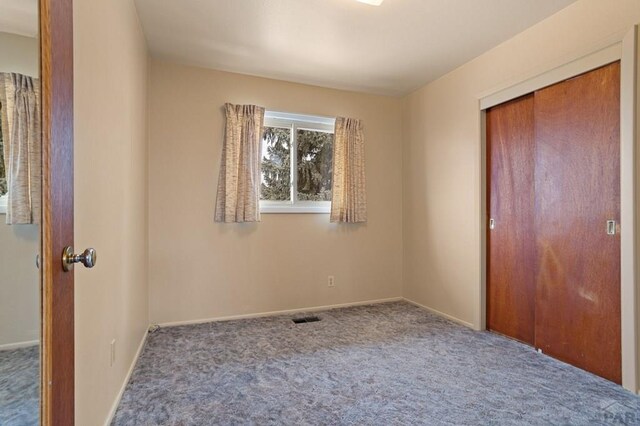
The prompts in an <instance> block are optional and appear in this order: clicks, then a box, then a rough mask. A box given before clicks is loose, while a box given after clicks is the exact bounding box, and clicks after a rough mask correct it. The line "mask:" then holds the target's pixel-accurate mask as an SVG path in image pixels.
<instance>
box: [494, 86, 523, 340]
mask: <svg viewBox="0 0 640 426" xmlns="http://www.w3.org/2000/svg"><path fill="white" fill-rule="evenodd" d="M486 123H487V175H488V186H487V187H488V190H487V197H488V199H487V206H488V212H487V214H488V217H489V218H491V219H493V220H494V221H495V225H494V227H493V229H488V230H487V244H488V247H487V258H488V259H487V328H488V329H489V330H492V331H495V332H498V333H500V334H504V335H506V336H509V337H512V338H514V339H517V340H520V341H522V342H525V343H528V344H530V345H533V344H534V324H535V322H534V313H535V305H534V303H535V270H534V268H535V239H534V238H533V227H534V224H533V205H534V204H533V179H534V174H533V170H534V169H533V166H534V158H535V152H534V148H535V147H534V123H533V95H527V96H525V97H522V98H519V99H516V100H514V101H511V102H507V103H505V104H501V105H498V106H496V107H493V108H491V109H490V110H488V111H487V116H486Z"/></svg>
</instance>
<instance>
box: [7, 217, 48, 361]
mask: <svg viewBox="0 0 640 426" xmlns="http://www.w3.org/2000/svg"><path fill="white" fill-rule="evenodd" d="M4 220H5V215H4V214H0V349H2V346H7V347H10V346H8V345H13V344H19V343H26V342H33V341H36V340H40V291H39V290H40V280H39V279H38V269H37V268H36V254H37V253H38V246H39V243H40V228H39V227H38V226H37V225H15V226H8V225H5V223H4Z"/></svg>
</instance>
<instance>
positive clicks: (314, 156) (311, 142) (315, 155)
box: [296, 129, 333, 201]
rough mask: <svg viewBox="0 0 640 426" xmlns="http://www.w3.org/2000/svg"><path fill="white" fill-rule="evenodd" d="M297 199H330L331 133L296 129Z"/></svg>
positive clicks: (331, 168) (331, 169) (331, 170)
mask: <svg viewBox="0 0 640 426" xmlns="http://www.w3.org/2000/svg"><path fill="white" fill-rule="evenodd" d="M296 143H297V151H298V154H297V160H298V170H297V172H298V200H300V201H331V173H332V172H333V167H332V163H333V162H332V159H333V134H331V133H326V132H319V131H314V130H304V129H298V130H297V133H296Z"/></svg>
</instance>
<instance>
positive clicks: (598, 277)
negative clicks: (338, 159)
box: [534, 63, 621, 383]
mask: <svg viewBox="0 0 640 426" xmlns="http://www.w3.org/2000/svg"><path fill="white" fill-rule="evenodd" d="M534 104H535V133H536V172H535V187H536V197H535V235H536V237H537V253H538V256H537V263H538V265H537V268H536V269H537V283H536V312H535V319H536V321H535V324H536V327H535V344H536V346H537V347H538V348H541V349H542V350H543V352H544V353H546V354H548V355H551V356H553V357H555V358H558V359H560V360H563V361H566V362H568V363H570V364H573V365H575V366H578V367H580V368H583V369H585V370H588V371H591V372H593V373H595V374H598V375H600V376H602V377H605V378H607V379H609V380H612V381H614V382H617V383H620V381H621V341H620V235H619V231H616V233H615V235H608V233H607V221H608V220H615V221H616V223H619V220H620V161H619V159H620V127H619V125H620V65H619V63H614V64H611V65H608V66H606V67H603V68H600V69H597V70H595V71H592V72H589V73H586V74H583V75H581V76H578V77H576V78H573V79H571V80H567V81H565V82H562V83H559V84H556V85H554V86H551V87H548V88H545V89H542V90H540V91H538V92H536V93H535V97H534Z"/></svg>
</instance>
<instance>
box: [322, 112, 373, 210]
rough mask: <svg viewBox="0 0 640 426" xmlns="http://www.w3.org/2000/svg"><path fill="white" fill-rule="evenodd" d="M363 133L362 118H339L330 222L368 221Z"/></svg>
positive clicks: (336, 131)
mask: <svg viewBox="0 0 640 426" xmlns="http://www.w3.org/2000/svg"><path fill="white" fill-rule="evenodd" d="M364 171H365V168H364V133H363V131H362V123H361V121H360V120H357V119H353V118H343V117H338V118H336V127H335V135H334V142H333V188H332V199H331V216H330V221H331V222H342V223H358V222H366V221H367V197H366V188H365V187H366V185H365V183H366V182H365V173H364Z"/></svg>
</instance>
